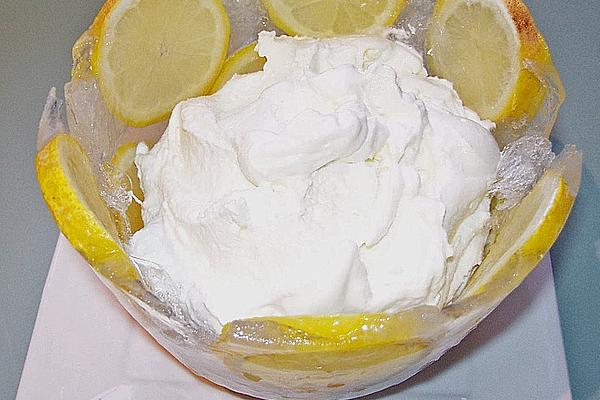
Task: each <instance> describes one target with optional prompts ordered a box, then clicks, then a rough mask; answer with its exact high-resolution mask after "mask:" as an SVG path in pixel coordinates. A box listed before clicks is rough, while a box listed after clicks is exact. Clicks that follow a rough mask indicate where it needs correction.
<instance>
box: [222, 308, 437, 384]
mask: <svg viewBox="0 0 600 400" xmlns="http://www.w3.org/2000/svg"><path fill="white" fill-rule="evenodd" d="M444 318H445V317H444V316H443V315H442V314H441V313H440V311H439V309H438V308H437V307H428V306H423V307H418V308H414V309H411V310H408V311H406V312H403V313H398V314H394V315H390V314H382V313H374V314H357V315H330V316H291V317H265V318H250V319H246V320H239V321H233V322H231V323H228V324H227V325H225V327H224V328H223V331H222V333H221V335H220V337H219V340H218V341H217V342H216V344H215V345H213V348H214V349H215V350H218V351H219V352H220V353H221V354H224V355H225V363H226V365H227V366H228V367H229V368H230V369H232V370H233V371H235V372H236V374H239V375H241V376H243V377H244V378H246V379H248V380H250V381H257V380H260V381H263V382H265V383H271V384H277V385H280V384H285V385H286V388H288V389H289V390H290V392H291V393H294V392H296V391H308V390H313V389H317V388H322V387H328V388H331V389H332V390H334V389H335V388H339V387H351V386H352V385H354V383H355V382H354V379H356V378H358V376H360V379H361V381H363V382H364V381H365V380H366V379H365V376H367V375H373V376H378V377H381V376H383V375H384V374H385V373H386V372H388V371H394V370H398V369H400V368H404V367H406V366H407V365H410V364H411V363H412V362H414V360H415V359H417V358H418V357H420V356H422V355H423V353H424V352H427V348H428V346H430V345H431V344H432V343H435V342H436V341H437V340H439V339H440V338H441V337H443V332H442V330H441V329H440V328H441V327H442V324H441V322H443V321H444ZM281 371H285V374H282V373H281ZM331 371H344V373H340V374H331Z"/></svg>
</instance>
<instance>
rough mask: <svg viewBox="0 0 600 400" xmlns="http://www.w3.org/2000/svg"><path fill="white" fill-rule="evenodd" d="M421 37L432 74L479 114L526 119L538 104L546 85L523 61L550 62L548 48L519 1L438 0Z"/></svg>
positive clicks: (498, 118)
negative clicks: (448, 83)
mask: <svg viewBox="0 0 600 400" xmlns="http://www.w3.org/2000/svg"><path fill="white" fill-rule="evenodd" d="M426 42H427V43H426V46H427V48H428V56H427V62H428V64H429V67H430V68H431V71H432V72H433V74H435V75H438V76H440V77H443V78H446V79H448V80H449V81H451V82H452V83H453V84H454V87H455V89H456V91H457V92H458V94H459V95H460V97H461V99H462V100H463V101H464V103H465V105H466V106H468V107H470V108H472V109H473V110H475V111H476V112H477V113H478V114H479V116H480V117H481V118H483V119H491V120H493V121H500V120H504V119H512V120H518V119H520V118H522V117H523V116H525V117H527V118H531V117H533V116H534V115H535V113H536V112H537V111H538V110H539V108H540V106H541V105H542V103H543V101H544V99H545V96H546V89H545V88H544V85H543V84H542V82H541V81H540V79H539V78H538V77H537V76H536V75H535V74H534V73H533V72H532V71H531V70H530V69H529V68H527V66H526V60H529V61H532V62H535V63H537V64H538V66H552V62H551V59H550V52H549V50H548V46H547V45H546V42H545V41H544V38H543V37H542V35H541V34H540V33H539V31H538V30H537V27H536V25H535V22H534V21H533V18H532V16H531V15H530V14H529V10H528V9H527V7H526V6H525V5H524V4H523V3H522V2H521V1H520V0H440V1H438V2H437V3H436V6H435V9H434V12H433V17H432V20H431V24H430V27H429V29H428V34H427V39H426Z"/></svg>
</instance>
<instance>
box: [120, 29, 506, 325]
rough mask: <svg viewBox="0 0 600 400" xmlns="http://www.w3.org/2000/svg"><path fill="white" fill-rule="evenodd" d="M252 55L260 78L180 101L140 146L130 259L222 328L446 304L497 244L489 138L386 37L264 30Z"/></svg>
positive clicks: (493, 152) (445, 85)
mask: <svg viewBox="0 0 600 400" xmlns="http://www.w3.org/2000/svg"><path fill="white" fill-rule="evenodd" d="M257 50H258V52H259V54H260V55H262V56H265V57H266V58H267V63H266V64H265V66H264V71H261V72H256V73H253V74H248V75H241V76H234V77H233V78H232V79H231V80H230V81H229V82H228V83H227V84H226V85H225V86H224V87H223V88H222V89H221V90H220V91H219V92H218V93H216V94H214V95H212V96H206V97H199V98H195V99H190V100H187V101H184V102H182V103H180V104H179V105H177V106H176V107H175V109H174V111H173V113H172V116H171V119H170V121H169V125H168V128H167V129H166V131H165V133H164V135H163V136H162V138H161V139H160V141H159V142H158V143H157V144H156V145H155V146H154V147H153V148H152V149H151V150H149V149H148V148H147V147H146V146H144V145H140V146H138V149H137V155H136V164H137V165H138V168H139V174H140V178H141V183H142V188H143V191H144V194H145V200H144V203H143V211H142V215H143V220H144V224H145V226H144V228H143V229H142V230H140V231H139V232H137V233H136V234H135V235H134V236H133V238H132V239H131V242H130V248H129V250H130V253H131V254H132V255H133V256H135V257H139V258H142V259H145V260H149V261H152V262H154V263H156V264H158V265H160V267H161V269H162V270H163V272H164V273H166V275H167V276H168V279H169V280H170V281H171V282H172V284H173V285H174V287H176V288H177V291H178V297H179V299H180V300H181V303H182V304H183V305H184V307H186V308H187V311H188V312H189V313H190V315H191V316H192V317H193V318H196V319H198V320H202V321H205V322H208V323H209V324H211V325H212V326H213V327H215V328H217V329H218V328H220V326H222V325H223V324H225V323H226V322H228V321H231V320H235V319H240V318H248V317H257V316H271V315H298V314H340V313H360V312H377V311H385V312H394V311H398V310H402V309H406V308H409V307H412V306H415V305H421V304H428V305H437V306H443V305H444V304H447V303H448V302H449V301H451V300H452V298H453V297H454V296H456V295H457V294H458V293H460V291H461V290H462V289H463V287H464V285H465V284H466V281H467V279H468V276H469V275H470V273H471V271H472V269H473V267H474V266H475V265H476V264H478V263H479V262H480V261H481V258H482V251H483V247H484V244H485V242H486V239H487V236H488V233H489V227H488V222H489V219H490V214H489V207H490V200H489V198H488V196H487V189H488V186H489V185H490V183H491V182H492V180H493V179H494V177H495V171H496V166H497V164H498V161H499V150H498V147H497V145H496V142H495V141H494V139H493V137H492V135H491V133H490V129H491V128H492V127H493V124H492V123H491V122H489V121H482V120H480V119H479V117H478V116H477V115H476V114H475V113H474V112H473V111H471V110H470V109H468V108H466V107H464V106H463V105H462V102H461V100H460V99H459V97H458V95H457V94H456V92H455V91H454V90H453V89H452V85H451V84H450V83H449V82H447V81H445V80H442V79H438V78H435V77H428V76H427V73H426V70H425V69H424V67H423V60H422V58H421V56H420V55H419V54H418V53H417V52H416V51H415V50H413V49H411V48H410V47H408V46H406V45H404V44H402V43H398V42H395V41H393V40H392V39H390V38H389V37H388V35H387V32H386V33H385V34H382V35H379V36H357V37H343V38H333V39H322V40H316V39H311V38H291V37H286V36H282V37H276V36H275V34H274V33H270V32H263V33H261V34H260V35H259V40H258V45H257ZM148 280H149V281H150V282H149V283H150V285H151V286H153V285H154V286H155V288H156V286H157V285H161V284H162V283H161V282H162V281H161V280H158V279H156V280H154V281H153V279H152V277H149V278H148ZM163 283H164V282H163ZM156 289H157V290H158V289H160V288H156Z"/></svg>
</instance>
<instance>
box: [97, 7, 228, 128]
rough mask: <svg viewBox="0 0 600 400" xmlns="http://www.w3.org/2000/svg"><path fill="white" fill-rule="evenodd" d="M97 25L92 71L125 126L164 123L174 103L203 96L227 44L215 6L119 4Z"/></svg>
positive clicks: (224, 21)
mask: <svg viewBox="0 0 600 400" xmlns="http://www.w3.org/2000/svg"><path fill="white" fill-rule="evenodd" d="M102 10H104V11H103V12H104V13H103V15H102V17H101V18H100V17H99V18H97V20H96V21H95V23H94V25H93V27H94V26H96V25H101V27H100V28H96V29H99V31H100V34H99V40H98V44H97V48H96V51H95V52H93V56H92V60H91V63H92V69H93V71H95V73H96V74H97V76H98V81H99V84H100V90H101V92H102V95H103V97H104V100H105V101H106V103H107V105H108V107H109V109H110V110H111V112H112V113H113V114H115V115H116V116H117V117H119V119H121V120H123V121H124V122H125V123H127V124H128V125H132V126H146V125H150V124H152V123H154V122H157V121H160V120H162V119H164V118H166V117H167V116H168V115H169V113H170V112H171V110H172V108H173V107H174V106H175V104H177V103H178V102H179V101H181V100H184V99H186V98H189V97H194V96H198V95H202V94H204V93H206V92H207V91H208V90H209V89H210V87H211V86H212V83H213V81H214V79H215V78H216V76H217V74H218V73H219V70H220V68H221V65H222V63H223V60H224V59H225V55H226V52H227V47H228V43H229V19H228V17H227V14H226V12H225V9H224V8H223V5H222V4H221V2H220V1H218V0H179V1H168V0H119V1H115V2H112V4H111V7H110V9H109V10H106V9H105V8H104V7H103V9H102Z"/></svg>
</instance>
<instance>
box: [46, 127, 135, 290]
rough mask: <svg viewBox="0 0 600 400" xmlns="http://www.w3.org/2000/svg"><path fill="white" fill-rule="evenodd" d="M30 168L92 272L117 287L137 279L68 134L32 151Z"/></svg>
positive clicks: (92, 177) (86, 165) (87, 164)
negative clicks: (33, 159) (33, 154)
mask: <svg viewBox="0 0 600 400" xmlns="http://www.w3.org/2000/svg"><path fill="white" fill-rule="evenodd" d="M35 167H36V172H37V177H38V181H39V184H40V189H41V191H42V196H43V197H44V200H45V201H46V204H47V205H48V208H49V209H50V212H51V213H52V215H53V216H54V219H55V221H56V223H57V225H58V228H59V229H60V231H61V232H62V233H63V234H64V235H65V236H66V237H67V239H68V240H69V241H70V242H71V244H72V245H73V247H74V248H75V249H76V250H77V251H78V252H79V253H81V255H82V256H83V257H84V258H85V259H86V260H87V261H88V262H89V263H90V265H91V266H92V267H93V268H94V269H96V271H98V272H99V273H100V274H101V275H103V276H105V277H106V278H108V279H110V280H111V281H113V282H115V283H116V284H117V285H119V286H121V287H126V286H127V285H128V282H131V281H132V280H136V279H138V274H137V272H136V270H135V268H134V267H133V265H132V264H131V262H130V260H129V257H128V256H127V255H126V254H125V252H124V251H123V249H122V248H121V246H120V245H119V243H118V240H117V239H116V238H117V237H118V235H117V230H116V227H115V224H114V222H113V220H112V217H111V213H110V211H109V209H108V207H107V206H106V204H105V203H104V201H103V200H102V198H101V197H100V192H99V191H98V186H97V182H96V176H95V175H94V172H93V170H92V167H91V164H90V161H89V159H88V157H87V156H86V154H85V152H84V151H83V149H82V148H81V146H80V145H79V143H77V141H76V140H75V139H74V138H73V137H72V136H70V135H66V134H59V135H57V136H55V137H54V138H52V139H51V140H50V141H49V142H48V143H47V144H46V145H45V146H44V147H42V149H41V150H40V151H39V152H38V154H37V156H36V159H35Z"/></svg>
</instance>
